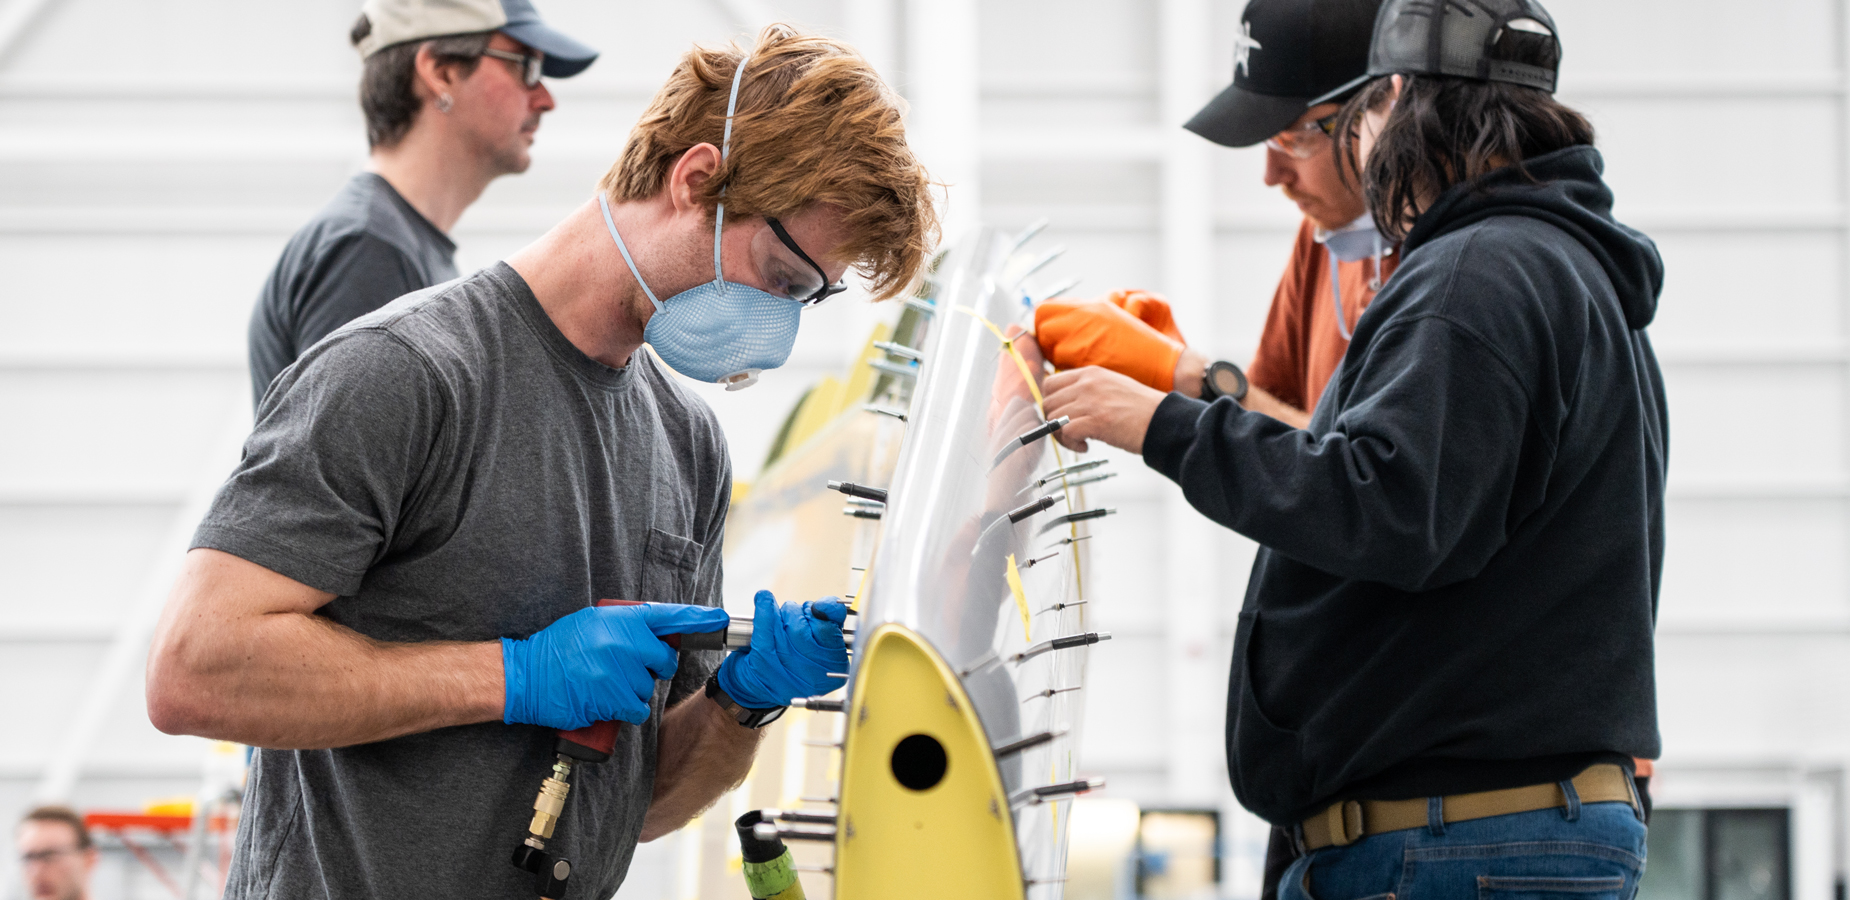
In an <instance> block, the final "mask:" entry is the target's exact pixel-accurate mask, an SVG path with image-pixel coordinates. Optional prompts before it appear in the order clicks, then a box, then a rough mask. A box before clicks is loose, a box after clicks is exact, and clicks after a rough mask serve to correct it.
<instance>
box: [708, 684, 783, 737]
mask: <svg viewBox="0 0 1850 900" xmlns="http://www.w3.org/2000/svg"><path fill="white" fill-rule="evenodd" d="M707 699H709V700H712V701H713V702H714V703H717V704H719V708H720V709H723V710H725V711H726V712H727V713H729V714H730V715H731V716H732V717H733V718H735V719H737V720H739V724H740V725H743V726H745V727H747V728H763V727H764V726H766V725H769V724H771V723H772V722H775V721H777V717H778V716H781V715H783V714H784V707H782V706H773V707H771V708H770V709H746V708H745V707H743V706H740V705H739V704H737V703H734V702H733V700H732V698H731V697H728V696H726V691H725V690H724V689H723V688H721V687H720V686H719V675H717V674H714V675H708V676H707Z"/></svg>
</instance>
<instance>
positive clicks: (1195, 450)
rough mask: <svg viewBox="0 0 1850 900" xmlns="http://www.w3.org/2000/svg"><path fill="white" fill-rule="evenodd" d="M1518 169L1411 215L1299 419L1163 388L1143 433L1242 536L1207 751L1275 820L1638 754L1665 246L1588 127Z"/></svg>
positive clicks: (1660, 403)
mask: <svg viewBox="0 0 1850 900" xmlns="http://www.w3.org/2000/svg"><path fill="white" fill-rule="evenodd" d="M1527 166H1528V169H1529V172H1530V173H1531V174H1532V175H1533V176H1534V178H1535V179H1536V181H1535V182H1531V181H1528V180H1526V179H1524V178H1523V177H1522V176H1521V175H1520V174H1518V173H1517V172H1516V171H1515V170H1513V169H1504V170H1499V171H1497V172H1493V173H1491V174H1490V175H1488V176H1486V177H1484V178H1482V179H1480V180H1478V181H1477V182H1474V183H1471V184H1465V185H1459V186H1457V187H1454V188H1453V189H1452V190H1450V191H1448V192H1446V193H1445V194H1443V195H1442V196H1441V197H1440V198H1439V199H1438V201H1437V202H1436V203H1434V205H1433V206H1432V208H1431V209H1429V210H1427V211H1426V212H1425V213H1424V214H1423V215H1421V216H1420V218H1419V220H1418V222H1416V223H1415V227H1414V229H1413V231H1412V233H1411V234H1410V235H1409V236H1408V238H1407V241H1406V243H1405V245H1404V246H1403V249H1402V252H1403V254H1404V256H1403V259H1402V262H1401V266H1400V269H1399V270H1398V271H1396V272H1395V273H1394V275H1393V277H1392V278H1391V279H1389V281H1388V283H1387V286H1386V287H1385V289H1383V290H1382V291H1381V293H1380V294H1379V295H1377V296H1376V298H1375V301H1374V303H1373V305H1371V306H1370V307H1369V309H1368V311H1367V313H1366V314H1364V315H1363V316H1362V318H1361V321H1360V322H1359V323H1358V324H1357V326H1356V329H1355V337H1354V340H1353V341H1352V342H1351V344H1350V346H1349V351H1348V354H1347V355H1346V356H1345V357H1344V358H1343V362H1342V367H1341V368H1340V369H1339V370H1338V371H1337V373H1336V376H1335V377H1334V378H1332V379H1331V380H1330V383H1329V387H1328V388H1327V389H1326V390H1325V392H1324V395H1323V397H1322V399H1321V400H1320V401H1319V402H1318V404H1317V412H1316V415H1315V416H1314V417H1313V418H1312V420H1311V423H1310V427H1309V429H1308V430H1305V431H1298V430H1293V429H1291V428H1290V427H1288V426H1286V425H1283V424H1282V423H1280V422H1278V421H1276V420H1274V419H1271V418H1268V417H1266V416H1263V415H1260V414H1257V413H1251V412H1247V411H1245V410H1242V409H1241V408H1240V407H1239V406H1238V405H1237V404H1235V403H1234V402H1232V401H1231V400H1227V399H1222V400H1220V401H1218V402H1216V403H1213V404H1207V403H1203V402H1201V401H1199V400H1194V399H1190V398H1187V397H1183V396H1181V395H1179V394H1171V395H1170V396H1169V397H1168V398H1167V399H1165V400H1164V401H1163V403H1162V406H1161V407H1160V408H1159V409H1158V410H1157V413H1156V418H1155V420H1154V421H1153V422H1152V423H1151V425H1150V430H1149V433H1148V434H1147V436H1146V437H1145V439H1144V459H1145V461H1146V462H1148V464H1149V465H1150V466H1151V467H1153V468H1155V469H1156V470H1157V471H1160V472H1162V473H1163V474H1164V475H1167V476H1168V477H1170V478H1171V479H1173V480H1175V481H1176V482H1177V483H1178V484H1180V485H1181V486H1182V488H1183V492H1184V493H1185V495H1186V496H1187V497H1188V500H1189V502H1190V503H1191V504H1193V505H1194V507H1195V508H1196V509H1198V510H1200V511H1201V512H1202V513H1203V514H1205V515H1207V516H1208V517H1210V518H1212V519H1213V520H1215V521H1216V522H1219V523H1221V524H1223V525H1225V526H1227V527H1229V528H1232V529H1234V530H1236V531H1238V532H1240V533H1241V534H1244V535H1246V536H1248V537H1250V538H1252V539H1254V540H1255V541H1258V542H1259V543H1260V544H1262V545H1263V547H1262V549H1261V551H1260V553H1259V558H1258V561H1257V562H1256V563H1255V564H1254V566H1253V573H1252V578H1251V580H1250V582H1249V583H1248V585H1247V592H1246V603H1245V606H1244V608H1243V609H1242V611H1241V613H1240V622H1239V629H1238V633H1237V637H1236V638H1235V645H1234V655H1233V672H1232V676H1231V679H1230V682H1229V695H1228V703H1227V755H1228V768H1229V771H1230V772H1231V774H1232V780H1233V787H1234V791H1235V793H1236V794H1238V796H1239V798H1240V801H1241V802H1242V803H1244V804H1245V805H1246V806H1247V808H1249V809H1251V810H1253V811H1254V812H1256V813H1258V814H1259V815H1261V816H1263V817H1265V818H1266V819H1269V820H1271V821H1272V822H1274V823H1278V824H1288V823H1291V822H1295V821H1300V820H1302V819H1303V818H1305V817H1307V816H1309V815H1311V814H1312V813H1314V812H1316V811H1318V810H1319V809H1321V808H1322V807H1323V806H1324V805H1327V804H1328V803H1330V802H1332V801H1336V800H1347V799H1398V798H1407V797H1421V796H1432V795H1443V794H1451V793H1460V792H1466V791H1477V790H1490V789H1495V788H1503V787H1514V786H1518V785H1523V784H1536V783H1545V782H1550V781H1557V780H1561V779H1563V778H1566V777H1568V776H1570V775H1572V774H1574V773H1575V772H1578V771H1579V770H1580V769H1581V768H1583V767H1585V766H1586V765H1588V764H1590V763H1593V762H1598V761H1605V760H1611V761H1623V762H1626V763H1627V764H1629V757H1634V756H1636V757H1655V756H1657V754H1658V749H1659V743H1658V734H1657V712H1656V687H1655V682H1654V680H1653V676H1652V643H1651V642H1652V627H1653V623H1654V622H1655V619H1656V604H1657V594H1658V585H1659V576H1660V574H1661V572H1662V569H1663V549H1664V524H1663V511H1664V466H1665V459H1666V453H1667V447H1668V435H1667V431H1666V428H1667V425H1666V412H1665V406H1664V388H1663V378H1662V375H1661V373H1660V372H1659V370H1658V366H1657V361H1656V359H1655V357H1654V356H1653V354H1652V352H1651V344H1650V341H1649V340H1648V339H1647V338H1646V336H1645V333H1644V328H1645V326H1646V325H1647V324H1649V323H1650V321H1651V318H1652V316H1653V314H1654V313H1655V312H1656V308H1657V297H1658V293H1659V291H1660V290H1661V289H1662V286H1663V263H1662V261H1661V260H1660V258H1659V257H1658V254H1657V249H1656V247H1655V245H1653V244H1652V243H1651V241H1650V239H1649V238H1646V237H1645V236H1644V235H1642V234H1639V233H1638V232H1636V231H1633V230H1632V229H1630V228H1627V227H1625V226H1623V225H1620V224H1619V223H1617V222H1615V221H1613V219H1612V215H1611V210H1612V193H1611V191H1609V190H1608V189H1607V187H1606V185H1605V183H1604V182H1603V181H1602V180H1601V178H1600V175H1601V172H1602V169H1603V164H1602V162H1601V159H1600V156H1599V153H1598V152H1597V151H1595V150H1594V149H1593V148H1591V147H1573V148H1569V149H1566V150H1561V151H1558V152H1555V153H1551V154H1548V155H1545V156H1541V157H1537V158H1535V159H1532V160H1529V161H1528V162H1527Z"/></svg>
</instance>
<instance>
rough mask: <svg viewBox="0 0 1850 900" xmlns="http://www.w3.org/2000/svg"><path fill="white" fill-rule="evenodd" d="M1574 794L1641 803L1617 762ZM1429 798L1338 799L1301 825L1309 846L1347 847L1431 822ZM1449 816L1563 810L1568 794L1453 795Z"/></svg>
mask: <svg viewBox="0 0 1850 900" xmlns="http://www.w3.org/2000/svg"><path fill="white" fill-rule="evenodd" d="M1572 783H1573V785H1574V793H1576V794H1578V795H1579V797H1580V802H1581V803H1615V802H1616V803H1629V804H1631V805H1632V808H1633V809H1637V808H1638V796H1637V794H1636V793H1634V790H1633V785H1632V779H1631V776H1630V775H1628V774H1626V772H1625V769H1624V768H1622V767H1620V766H1617V765H1613V764H1611V763H1602V764H1600V765H1597V766H1591V767H1589V768H1587V770H1586V771H1584V772H1581V773H1580V774H1579V775H1575V776H1574V778H1573V782H1572ZM1428 802H1429V801H1428V799H1427V798H1425V797H1418V798H1415V799H1412V800H1345V801H1343V802H1341V803H1332V804H1330V806H1329V807H1328V808H1327V809H1325V810H1324V811H1323V812H1321V813H1319V814H1317V815H1314V816H1311V817H1310V818H1308V819H1305V820H1304V822H1303V824H1302V825H1301V826H1300V829H1301V834H1302V836H1303V841H1304V850H1305V851H1306V852H1309V851H1311V850H1322V849H1323V848H1325V847H1347V846H1349V845H1350V844H1353V843H1355V842H1356V841H1359V840H1361V839H1362V838H1365V837H1369V836H1371V835H1377V834H1382V833H1385V832H1389V831H1401V830H1404V829H1407V828H1424V827H1426V824H1427V818H1426V816H1427V804H1428ZM1441 803H1442V804H1443V808H1444V818H1445V821H1446V822H1448V823H1450V822H1467V821H1470V820H1472V819H1487V818H1490V817H1491V816H1507V815H1512V814H1514V813H1525V812H1534V811H1536V810H1538V809H1558V808H1560V807H1563V806H1566V805H1567V795H1566V794H1565V793H1563V792H1562V790H1561V786H1560V785H1559V784H1532V785H1527V786H1524V787H1517V788H1505V789H1503V790H1500V791H1479V792H1477V793H1473V794H1452V795H1450V796H1447V797H1443V798H1441Z"/></svg>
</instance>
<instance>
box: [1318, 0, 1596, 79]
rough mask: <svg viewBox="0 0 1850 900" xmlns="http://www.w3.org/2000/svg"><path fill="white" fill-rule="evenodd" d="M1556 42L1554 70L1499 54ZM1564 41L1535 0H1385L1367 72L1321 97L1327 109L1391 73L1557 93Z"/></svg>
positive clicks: (1377, 24)
mask: <svg viewBox="0 0 1850 900" xmlns="http://www.w3.org/2000/svg"><path fill="white" fill-rule="evenodd" d="M1535 38H1541V39H1545V40H1548V41H1552V42H1554V45H1555V53H1554V58H1555V65H1553V66H1547V67H1544V66H1535V65H1529V64H1526V63H1518V62H1510V61H1508V60H1507V59H1504V58H1503V57H1504V55H1505V54H1503V53H1501V52H1499V51H1500V50H1501V47H1502V45H1503V44H1505V43H1507V42H1509V41H1511V40H1512V39H1522V40H1530V39H1535ZM1560 69H1561V66H1560V37H1559V32H1557V31H1555V22H1554V19H1552V18H1550V17H1549V16H1548V10H1545V9H1543V8H1542V5H1541V4H1540V3H1537V2H1535V0H1468V2H1463V3H1459V2H1452V0H1437V2H1435V0H1387V2H1385V3H1384V4H1382V6H1381V14H1380V16H1379V17H1378V18H1377V19H1376V20H1375V34H1374V40H1373V41H1372V42H1371V43H1370V45H1369V48H1368V72H1367V74H1365V75H1363V76H1361V77H1360V78H1357V79H1355V80H1353V81H1351V82H1349V83H1347V84H1344V85H1342V86H1341V87H1338V88H1336V89H1335V90H1332V91H1330V92H1328V93H1327V94H1324V95H1323V96H1321V97H1318V98H1317V99H1316V101H1315V102H1317V103H1326V102H1329V101H1331V100H1335V99H1337V98H1340V97H1342V96H1344V95H1345V94H1349V93H1352V92H1353V91H1354V90H1355V89H1356V88H1359V87H1361V86H1362V85H1364V84H1366V83H1368V81H1369V80H1370V79H1373V78H1384V77H1386V76H1389V75H1451V76H1454V77H1458V78H1472V79H1476V80H1478V81H1500V82H1504V83H1506V84H1515V85H1521V86H1522V87H1530V88H1535V89H1537V90H1542V91H1547V92H1548V93H1550V94H1552V93H1554V92H1555V78H1556V76H1557V75H1558V74H1559V72H1560Z"/></svg>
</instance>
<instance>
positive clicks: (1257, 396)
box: [1240, 385, 1310, 428]
mask: <svg viewBox="0 0 1850 900" xmlns="http://www.w3.org/2000/svg"><path fill="white" fill-rule="evenodd" d="M1240 405H1241V406H1244V407H1246V408H1247V409H1250V410H1252V411H1253V412H1256V413H1262V414H1264V415H1268V416H1271V417H1272V418H1274V419H1277V420H1279V421H1280V422H1283V423H1285V424H1286V425H1289V426H1291V427H1293V428H1308V427H1310V413H1307V412H1305V411H1303V410H1301V409H1298V408H1297V407H1295V406H1292V405H1291V404H1289V403H1286V402H1285V401H1283V400H1280V399H1278V398H1277V397H1274V396H1272V395H1271V394H1268V393H1266V392H1265V390H1264V389H1262V388H1260V387H1259V386H1258V385H1250V386H1248V387H1247V389H1246V398H1245V399H1244V400H1241V401H1240Z"/></svg>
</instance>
